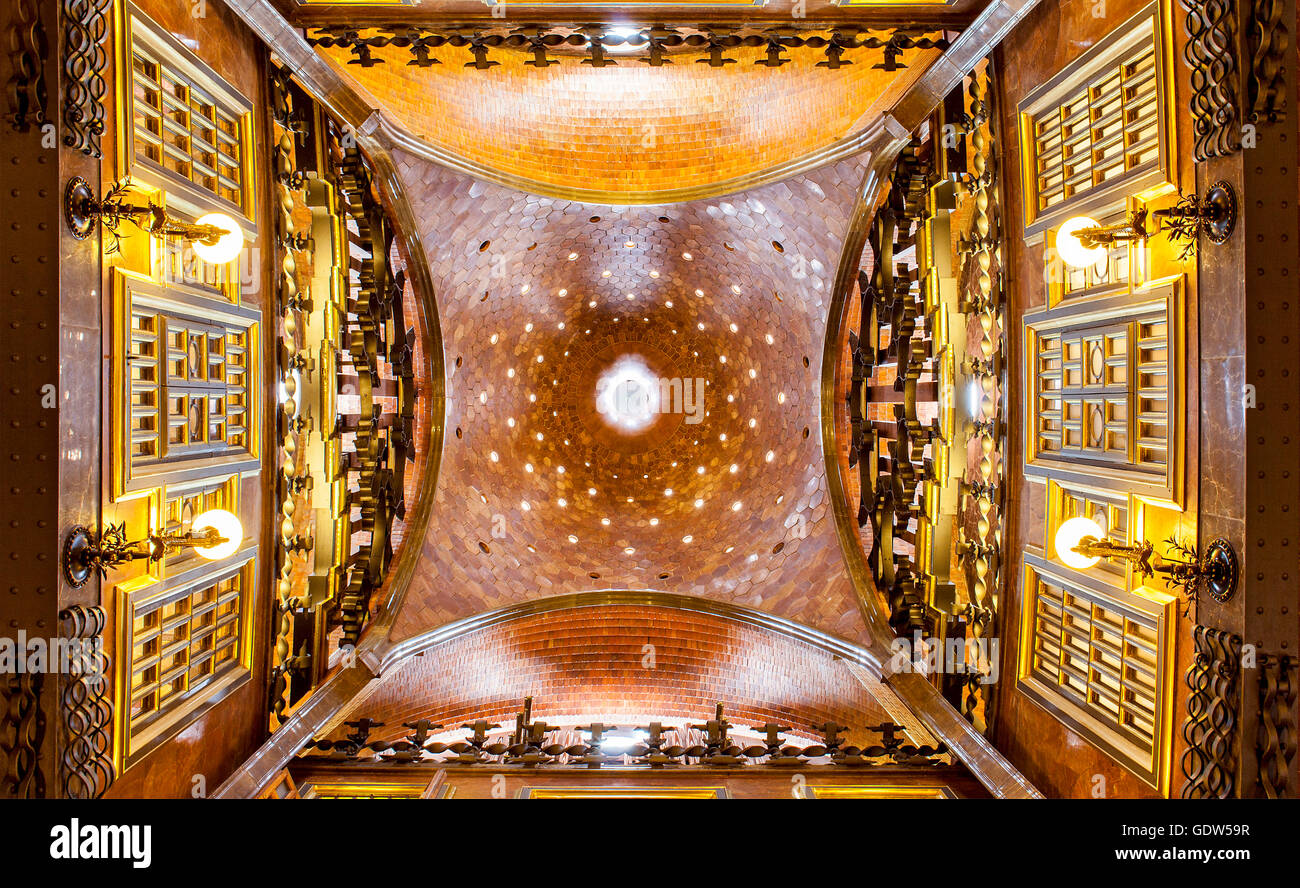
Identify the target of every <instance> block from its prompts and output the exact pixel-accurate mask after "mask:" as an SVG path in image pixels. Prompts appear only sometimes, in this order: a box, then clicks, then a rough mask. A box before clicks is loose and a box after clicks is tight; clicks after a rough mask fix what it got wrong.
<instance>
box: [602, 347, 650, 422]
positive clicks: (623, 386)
mask: <svg viewBox="0 0 1300 888" xmlns="http://www.w3.org/2000/svg"><path fill="white" fill-rule="evenodd" d="M596 410H597V412H599V413H600V415H601V416H603V417H604V418H605V421H606V422H608V423H610V424H611V425H613V426H614V427H616V428H619V429H623V430H625V431H638V430H640V429H643V428H645V427H646V426H648V425H650V423H651V422H652V421H653V420H654V417H655V414H657V413H658V412H659V382H658V380H657V379H656V378H655V377H654V376H653V375H652V374H651V373H650V368H649V367H647V366H646V364H645V361H644V360H642V359H641V358H640V357H637V356H633V355H629V356H626V357H622V358H619V359H618V360H617V361H615V362H614V366H613V367H611V368H610V369H609V370H607V371H606V372H605V373H604V374H603V375H602V376H601V377H600V379H598V380H597V381H596Z"/></svg>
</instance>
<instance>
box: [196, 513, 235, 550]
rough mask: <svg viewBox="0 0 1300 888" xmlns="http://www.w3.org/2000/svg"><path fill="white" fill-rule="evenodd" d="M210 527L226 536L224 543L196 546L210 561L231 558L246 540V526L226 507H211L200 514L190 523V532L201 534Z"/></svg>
mask: <svg viewBox="0 0 1300 888" xmlns="http://www.w3.org/2000/svg"><path fill="white" fill-rule="evenodd" d="M209 527H210V528H212V529H213V530H215V531H216V532H217V533H218V534H219V535H220V536H222V537H224V538H225V542H224V543H217V544H216V545H215V546H195V547H194V551H195V552H198V553H199V555H200V556H201V557H203V558H206V559H208V560H209V561H220V560H221V559H222V558H229V557H230V556H231V555H233V554H235V550H236V549H238V548H239V544H240V543H241V542H243V541H244V527H243V525H242V524H240V523H239V518H238V517H236V516H235V515H234V514H233V513H231V512H227V511H226V510H225V509H209V510H208V511H206V512H204V513H203V514H201V515H199V517H197V518H195V519H194V523H193V524H192V525H190V533H192V534H194V535H196V536H201V535H202V534H203V532H204V531H205V530H207V529H208V528H209Z"/></svg>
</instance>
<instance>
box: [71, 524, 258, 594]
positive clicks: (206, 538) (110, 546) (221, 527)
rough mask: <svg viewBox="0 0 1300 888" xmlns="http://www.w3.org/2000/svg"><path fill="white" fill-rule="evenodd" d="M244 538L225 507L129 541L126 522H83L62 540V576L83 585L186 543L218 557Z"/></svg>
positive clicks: (206, 555)
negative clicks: (170, 530)
mask: <svg viewBox="0 0 1300 888" xmlns="http://www.w3.org/2000/svg"><path fill="white" fill-rule="evenodd" d="M243 538H244V528H243V525H241V524H240V523H239V518H238V517H236V516H235V515H234V514H233V513H231V512H227V511H226V510H224V509H211V510H209V511H207V512H204V513H203V514H201V515H199V516H198V517H197V518H195V519H194V521H193V523H192V524H191V525H190V529H189V530H188V531H186V532H185V533H181V534H157V533H151V534H149V536H147V537H145V538H144V539H142V540H137V541H135V542H128V541H127V538H126V525H125V524H110V525H109V526H108V527H107V528H106V529H105V530H103V531H93V530H91V529H90V528H88V527H85V526H84V525H80V524H79V525H77V526H76V527H74V528H72V531H71V532H70V533H69V534H68V537H67V539H66V540H64V542H63V576H64V578H65V579H67V581H68V583H69V584H71V585H72V586H73V587H74V588H78V587H81V586H84V585H86V582H87V581H88V580H89V579H90V578H91V576H92V575H93V574H95V573H98V574H99V575H100V577H106V576H108V570H109V568H111V567H117V566H118V565H121V564H126V563H127V562H130V561H136V560H138V559H140V558H147V559H149V560H150V561H160V560H161V559H162V557H163V556H164V555H166V554H167V553H168V552H171V551H175V550H177V549H181V548H183V547H185V546H189V547H190V548H192V549H193V550H194V551H195V552H197V553H198V554H199V556H200V557H202V558H206V559H208V560H209V561H220V560H221V559H223V558H228V557H230V556H231V555H233V554H234V552H235V550H236V549H238V548H239V544H240V542H242V541H243Z"/></svg>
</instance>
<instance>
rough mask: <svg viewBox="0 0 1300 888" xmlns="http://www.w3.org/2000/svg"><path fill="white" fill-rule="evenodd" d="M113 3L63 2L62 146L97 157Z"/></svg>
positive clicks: (105, 0)
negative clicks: (107, 43) (106, 43)
mask: <svg viewBox="0 0 1300 888" xmlns="http://www.w3.org/2000/svg"><path fill="white" fill-rule="evenodd" d="M112 11H113V0H63V69H64V75H65V78H64V91H63V125H64V128H65V130H66V132H65V133H64V135H63V144H65V145H67V146H68V147H69V148H75V149H77V150H78V151H80V152H81V153H82V154H86V155H89V156H91V157H100V156H101V152H100V148H99V139H100V136H102V135H103V133H104V96H105V94H106V93H107V92H108V84H107V83H106V82H105V80H104V66H105V65H107V64H108V51H107V50H106V49H105V48H104V44H105V42H106V41H107V39H108V31H109V17H110V16H111V14H112Z"/></svg>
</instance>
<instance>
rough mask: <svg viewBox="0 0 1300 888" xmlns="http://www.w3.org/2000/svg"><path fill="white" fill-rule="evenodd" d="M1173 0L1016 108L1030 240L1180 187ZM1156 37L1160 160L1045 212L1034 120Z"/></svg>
mask: <svg viewBox="0 0 1300 888" xmlns="http://www.w3.org/2000/svg"><path fill="white" fill-rule="evenodd" d="M1169 2H1170V0H1155V2H1152V3H1151V4H1150V5H1148V6H1147V7H1145V8H1144V9H1142V10H1141V11H1139V12H1138V13H1136V14H1134V15H1133V16H1131V17H1130V18H1129V19H1128V20H1127V21H1125V22H1123V23H1122V24H1120V25H1118V26H1116V27H1115V28H1114V29H1113V30H1112V31H1111V32H1110V33H1109V34H1107V35H1106V36H1105V37H1104V38H1102V39H1101V40H1100V41H1098V42H1097V43H1096V44H1095V45H1094V46H1092V47H1090V48H1089V49H1088V51H1087V52H1085V53H1083V54H1082V55H1081V56H1079V57H1078V58H1076V59H1074V60H1073V61H1072V62H1070V63H1069V64H1067V65H1066V66H1065V67H1064V68H1062V69H1061V70H1060V71H1059V72H1057V74H1056V75H1055V76H1054V77H1052V78H1051V79H1050V80H1048V81H1047V82H1046V83H1044V84H1042V85H1041V86H1039V87H1037V88H1036V89H1034V90H1033V91H1032V92H1030V93H1029V94H1028V95H1027V96H1025V98H1024V99H1023V100H1022V101H1021V102H1020V105H1019V107H1018V108H1017V109H1016V130H1017V138H1018V141H1019V147H1020V158H1021V163H1020V175H1021V182H1020V186H1021V187H1020V194H1021V207H1020V210H1021V218H1022V219H1023V221H1024V225H1025V232H1024V236H1025V240H1026V241H1027V242H1029V243H1037V242H1039V240H1041V239H1042V237H1043V234H1044V233H1045V232H1046V231H1048V230H1050V229H1052V228H1055V227H1056V226H1058V225H1059V224H1060V223H1061V222H1063V221H1064V220H1065V219H1067V218H1069V217H1070V216H1075V215H1081V214H1082V215H1087V214H1090V213H1095V212H1098V211H1099V210H1101V209H1103V208H1106V207H1111V206H1114V205H1115V204H1117V203H1122V202H1123V200H1124V198H1125V197H1126V196H1129V195H1135V196H1137V197H1139V198H1141V197H1145V196H1150V195H1153V194H1155V193H1158V192H1161V191H1163V190H1166V189H1169V188H1170V187H1171V186H1172V187H1173V188H1174V189H1175V190H1176V188H1177V186H1178V182H1179V179H1178V145H1177V134H1176V127H1175V120H1176V119H1177V117H1176V110H1175V108H1176V104H1175V100H1174V89H1173V86H1174V84H1175V82H1176V80H1175V70H1174V57H1175V54H1176V53H1175V47H1176V46H1177V44H1176V43H1175V42H1174V38H1173V30H1172V28H1173V26H1172V21H1171V19H1172V16H1171V14H1170V11H1169V9H1168V3H1169ZM1148 33H1149V34H1150V35H1151V37H1150V39H1151V41H1152V42H1153V44H1154V50H1155V67H1156V107H1157V126H1158V129H1159V133H1158V139H1157V141H1158V144H1159V156H1158V158H1157V159H1156V161H1155V162H1154V163H1150V162H1148V163H1147V164H1143V165H1142V166H1139V167H1136V168H1134V169H1133V170H1130V171H1127V172H1125V173H1123V174H1121V175H1118V176H1116V177H1114V178H1112V179H1110V180H1109V181H1107V182H1106V183H1104V184H1102V185H1096V186H1092V187H1089V188H1088V189H1085V190H1084V191H1083V192H1082V193H1081V194H1079V195H1078V196H1075V197H1070V198H1067V199H1065V200H1063V201H1062V202H1060V203H1058V204H1057V205H1056V206H1054V207H1051V208H1049V209H1046V210H1043V211H1041V212H1040V211H1039V210H1038V209H1037V207H1036V206H1033V205H1032V201H1033V200H1034V198H1035V196H1036V195H1037V194H1038V187H1037V182H1036V172H1037V162H1036V151H1035V146H1034V139H1033V133H1032V129H1033V115H1034V114H1035V113H1036V112H1038V111H1041V110H1043V109H1045V108H1047V107H1049V106H1051V105H1053V104H1056V103H1058V101H1059V100H1060V99H1061V98H1063V97H1064V94H1065V93H1066V92H1067V91H1068V90H1070V89H1073V88H1077V85H1078V83H1079V82H1080V81H1082V80H1085V79H1086V78H1088V77H1090V76H1092V75H1094V74H1096V73H1098V72H1099V71H1101V70H1103V69H1105V68H1106V67H1107V66H1108V65H1113V64H1116V63H1118V61H1119V59H1121V58H1123V57H1124V56H1125V55H1126V54H1127V53H1128V52H1129V51H1131V50H1132V49H1133V48H1135V47H1136V46H1138V45H1140V44H1141V43H1142V42H1143V40H1144V39H1145V38H1146V36H1147V34H1148Z"/></svg>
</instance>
